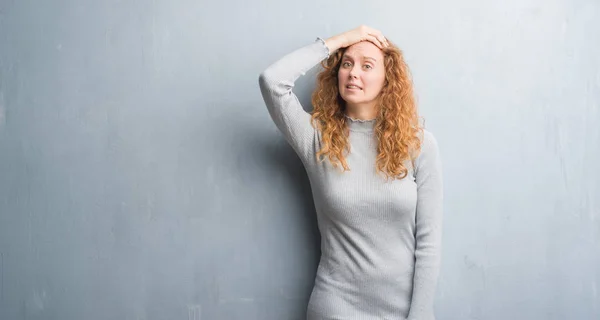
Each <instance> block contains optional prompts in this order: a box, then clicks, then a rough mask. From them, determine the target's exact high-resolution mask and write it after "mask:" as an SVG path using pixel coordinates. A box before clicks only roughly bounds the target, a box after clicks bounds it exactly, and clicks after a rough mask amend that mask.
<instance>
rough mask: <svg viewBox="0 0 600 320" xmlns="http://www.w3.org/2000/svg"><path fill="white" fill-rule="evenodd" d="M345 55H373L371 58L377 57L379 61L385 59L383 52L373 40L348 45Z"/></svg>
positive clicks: (360, 57)
mask: <svg viewBox="0 0 600 320" xmlns="http://www.w3.org/2000/svg"><path fill="white" fill-rule="evenodd" d="M344 56H347V57H351V58H355V59H362V58H364V57H371V58H375V59H376V60H377V61H381V60H382V59H383V52H382V51H381V49H379V48H378V47H377V46H376V45H374V44H373V43H372V42H370V41H361V42H359V43H355V44H353V45H352V46H350V47H348V49H347V50H346V52H344Z"/></svg>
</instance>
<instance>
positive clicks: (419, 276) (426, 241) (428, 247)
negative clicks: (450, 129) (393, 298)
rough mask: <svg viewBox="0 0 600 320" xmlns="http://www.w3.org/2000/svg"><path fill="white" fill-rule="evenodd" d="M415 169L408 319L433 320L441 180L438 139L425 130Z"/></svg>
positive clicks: (441, 193) (438, 257)
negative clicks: (412, 251) (413, 231)
mask: <svg viewBox="0 0 600 320" xmlns="http://www.w3.org/2000/svg"><path fill="white" fill-rule="evenodd" d="M415 169H416V170H415V179H416V183H417V210H416V231H415V232H416V235H415V238H416V249H415V273H414V279H413V293H412V301H411V305H410V313H409V315H408V320H434V319H435V316H434V312H433V303H434V297H435V291H436V287H437V279H438V274H439V269H440V260H441V259H440V256H441V238H442V211H443V210H442V202H443V181H442V165H441V160H440V155H439V149H438V144H437V140H436V139H435V137H434V136H433V134H432V133H431V132H429V131H426V130H425V131H424V136H423V144H422V150H421V153H420V155H419V156H418V158H417V160H416V163H415Z"/></svg>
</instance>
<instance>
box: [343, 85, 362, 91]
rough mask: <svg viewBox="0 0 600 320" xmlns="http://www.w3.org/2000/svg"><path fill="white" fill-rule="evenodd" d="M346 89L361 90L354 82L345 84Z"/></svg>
mask: <svg viewBox="0 0 600 320" xmlns="http://www.w3.org/2000/svg"><path fill="white" fill-rule="evenodd" d="M346 89H350V90H362V88H361V87H359V86H357V85H355V84H348V85H346Z"/></svg>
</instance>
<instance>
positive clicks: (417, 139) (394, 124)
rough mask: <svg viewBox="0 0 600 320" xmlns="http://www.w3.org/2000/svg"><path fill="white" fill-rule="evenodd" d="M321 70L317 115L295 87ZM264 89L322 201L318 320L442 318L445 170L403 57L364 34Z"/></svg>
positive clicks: (340, 38)
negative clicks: (437, 309) (436, 306)
mask: <svg viewBox="0 0 600 320" xmlns="http://www.w3.org/2000/svg"><path fill="white" fill-rule="evenodd" d="M324 60H325V61H324ZM320 62H321V64H322V66H323V68H324V69H323V71H322V72H321V73H320V74H319V75H318V83H317V88H316V90H315V92H314V93H313V96H312V103H313V107H314V110H313V112H312V115H310V114H308V113H306V112H305V111H304V110H303V108H302V106H301V105H300V103H299V101H298V99H297V97H296V96H295V95H294V93H293V92H292V89H293V87H294V82H295V81H296V79H298V78H299V77H300V76H301V75H304V74H305V73H306V72H307V71H308V70H309V69H311V68H312V67H314V66H315V65H316V64H318V63H320ZM259 84H260V89H261V92H262V95H263V98H264V101H265V104H266V106H267V109H268V111H269V114H270V116H271V118H272V119H273V121H274V122H275V124H276V126H277V128H278V129H279V130H280V131H281V132H282V133H283V135H284V136H285V138H286V140H287V141H288V143H289V144H290V145H291V146H292V147H293V149H294V150H295V151H296V153H297V154H298V156H299V157H300V159H301V160H302V163H303V164H304V166H305V168H306V171H307V173H308V177H309V180H310V183H311V188H312V191H313V197H314V201H315V206H316V211H317V221H318V225H319V230H320V232H321V259H320V262H319V266H318V269H317V274H316V278H315V283H314V287H313V291H312V294H311V296H310V301H309V305H308V308H307V318H308V319H309V320H317V319H319V320H322V319H328V320H330V319H331V320H332V319H336V320H350V319H387V320H395V319H410V320H429V319H434V314H433V302H434V296H435V288H436V283H437V278H438V273H439V266H440V246H441V243H440V242H441V230H442V228H441V226H442V193H443V192H442V173H441V161H440V157H439V154H438V146H437V142H436V139H435V138H434V136H433V135H432V133H431V132H429V131H427V130H425V129H423V128H422V127H421V126H420V125H419V121H418V114H417V108H416V106H415V102H414V97H413V92H412V84H411V80H410V77H409V72H408V68H407V66H406V64H405V62H404V60H403V57H402V53H401V51H400V50H399V49H398V48H397V47H396V46H394V45H393V44H391V43H389V41H388V40H387V39H386V38H385V37H384V36H383V35H382V34H381V32H380V31H378V30H375V29H373V28H370V27H367V26H360V27H358V28H356V29H353V30H350V31H348V32H345V33H342V34H339V35H337V36H334V37H331V38H329V39H327V40H323V39H321V38H317V40H316V41H315V42H314V43H311V44H309V45H306V46H304V47H302V48H299V49H297V50H295V51H294V52H291V53H289V54H287V55H286V56H284V57H283V58H281V59H280V60H278V61H277V62H275V63H274V64H272V65H271V66H269V67H268V68H267V69H266V70H265V71H264V72H263V73H261V75H260V77H259Z"/></svg>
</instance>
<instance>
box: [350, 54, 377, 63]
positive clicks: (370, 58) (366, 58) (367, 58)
mask: <svg viewBox="0 0 600 320" xmlns="http://www.w3.org/2000/svg"><path fill="white" fill-rule="evenodd" d="M342 58H345V59H347V58H350V59H354V58H353V57H351V56H349V55H347V54H345V55H344V56H343V57H342ZM363 58H364V59H365V60H373V61H375V62H377V59H375V58H373V57H363Z"/></svg>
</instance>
